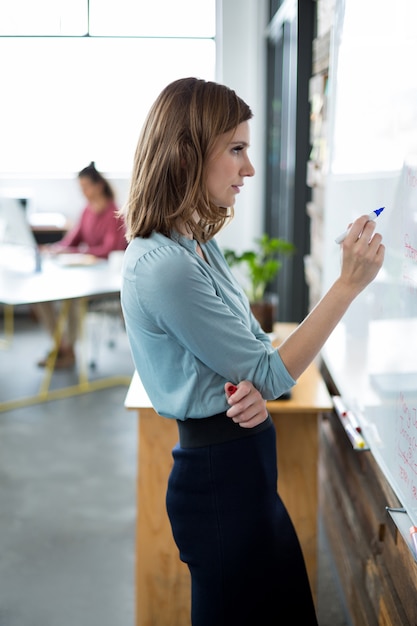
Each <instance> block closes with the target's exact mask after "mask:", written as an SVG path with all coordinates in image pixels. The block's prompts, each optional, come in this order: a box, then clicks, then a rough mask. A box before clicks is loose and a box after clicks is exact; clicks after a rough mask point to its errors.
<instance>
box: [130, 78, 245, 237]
mask: <svg viewBox="0 0 417 626" xmlns="http://www.w3.org/2000/svg"><path fill="white" fill-rule="evenodd" d="M251 117H252V111H251V110H250V108H249V106H248V105H247V104H246V103H245V102H244V101H243V100H242V99H241V98H239V97H238V96H237V95H236V93H235V92H234V91H233V90H232V89H229V88H228V87H226V86H224V85H220V84H218V83H215V82H209V81H204V80H200V79H197V78H183V79H180V80H176V81H174V82H173V83H171V84H169V85H168V86H167V87H165V89H164V90H163V91H162V92H161V93H160V95H159V96H158V98H157V99H156V101H155V103H154V104H153V106H152V107H151V109H150V111H149V113H148V116H147V119H146V121H145V124H144V126H143V128H142V132H141V134H140V137H139V141H138V145H137V148H136V153H135V158H134V164H133V172H132V179H131V183H130V191H129V196H128V200H127V203H126V206H125V207H124V209H123V211H122V212H123V214H124V218H125V221H126V237H127V239H128V241H130V240H131V239H133V238H134V237H149V236H150V234H151V233H152V232H153V231H157V232H160V233H162V234H164V235H166V236H168V237H169V236H170V234H171V231H172V229H173V228H174V227H175V224H176V222H181V223H182V224H184V225H185V226H186V228H187V229H188V230H189V231H190V232H192V233H193V236H194V237H195V238H196V239H197V240H198V241H201V242H204V241H208V240H209V239H210V238H211V237H213V236H214V235H215V234H216V233H217V232H219V230H220V229H221V228H222V227H223V225H224V224H225V222H226V220H227V219H228V218H229V217H230V216H231V215H232V212H233V208H232V207H217V206H215V205H214V204H213V203H212V202H211V201H210V198H209V195H208V192H207V188H206V183H205V163H206V159H207V156H208V155H209V154H210V151H211V149H212V147H213V144H214V142H215V140H216V139H217V137H218V136H219V135H222V134H223V133H227V132H229V131H230V132H234V130H235V129H236V127H237V126H238V125H239V124H241V123H242V122H246V121H248V120H249V119H251ZM196 214H197V216H198V217H197V219H196Z"/></svg>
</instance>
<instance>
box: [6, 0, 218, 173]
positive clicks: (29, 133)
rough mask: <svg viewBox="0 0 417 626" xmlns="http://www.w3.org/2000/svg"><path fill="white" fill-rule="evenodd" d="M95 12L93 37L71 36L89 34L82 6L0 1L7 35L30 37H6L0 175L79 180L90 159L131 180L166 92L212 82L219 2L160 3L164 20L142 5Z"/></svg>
mask: <svg viewBox="0 0 417 626" xmlns="http://www.w3.org/2000/svg"><path fill="white" fill-rule="evenodd" d="M6 4H8V5H9V7H8V8H9V9H10V8H12V9H13V10H10V12H9V11H8V12H7V16H8V19H7V20H5V19H4V18H5V10H4V6H5V5H6ZM149 4H152V7H149ZM33 5H36V7H37V11H34V10H33ZM55 5H57V6H58V8H59V9H60V11H61V12H59V11H57V10H56V9H57V7H55ZM172 5H175V7H176V12H173V11H172V9H171V6H172ZM195 5H197V6H198V11H196V8H195ZM89 6H90V13H89V15H90V17H89V32H90V35H89V36H74V35H75V33H79V34H80V33H81V34H82V32H83V29H84V33H85V32H86V31H85V28H86V25H87V23H88V20H87V19H86V15H88V13H86V7H87V2H86V0H67V1H64V0H62V2H60V3H57V2H56V0H37V1H36V2H35V1H34V0H25V1H24V0H12V1H11V2H10V3H6V2H4V1H3V2H2V4H1V8H0V24H1V27H0V28H1V33H2V34H5V31H6V30H9V33H11V32H13V35H16V33H18V30H19V29H20V31H19V33H18V34H19V35H22V34H23V33H24V34H25V35H28V34H29V31H30V29H31V31H30V32H31V35H32V36H4V37H0V58H2V59H5V60H7V61H4V62H3V63H2V98H1V102H0V144H1V150H0V172H1V173H2V175H5V174H6V175H9V174H12V175H16V174H22V173H25V174H28V173H29V174H35V175H45V174H48V175H55V174H65V173H73V172H74V171H79V170H80V168H81V167H83V166H84V165H85V164H86V163H89V162H90V161H92V160H93V161H95V162H96V164H97V167H98V168H99V169H100V170H102V171H105V172H111V173H112V174H119V175H122V176H123V175H126V174H129V172H130V169H131V166H132V162H133V153H134V149H135V146H136V142H137V138H138V135H139V132H140V128H141V126H142V123H143V120H144V118H145V115H146V113H147V111H148V109H149V107H150V105H151V103H152V102H153V101H154V99H155V97H156V96H157V94H158V93H159V92H160V90H161V89H162V88H163V87H164V86H165V85H166V84H168V83H169V82H171V81H172V80H175V79H177V78H180V77H183V76H197V77H200V78H205V79H208V80H213V79H214V78H215V56H216V54H215V53H216V49H215V39H214V34H215V33H214V25H215V0H206V1H205V2H202V1H200V2H198V3H195V2H194V1H193V0H182V2H175V3H174V2H170V1H169V0H164V1H163V2H162V1H160V2H158V3H157V4H156V6H157V7H158V19H156V16H155V13H154V11H155V9H154V3H149V2H145V1H143V2H138V0H135V2H132V1H131V0H118V2H117V6H116V3H115V2H110V1H109V0H107V1H105V0H90V2H89ZM72 9H74V10H73V12H71V11H72ZM116 9H117V10H116ZM174 13H175V15H174ZM40 16H41V17H42V19H41V17H40ZM57 25H58V26H59V28H60V29H61V32H60V34H61V35H62V34H64V33H65V34H66V36H55V35H56V34H57V30H56V29H57V28H58V26H57ZM6 26H7V28H6ZM18 26H19V28H17V27H18ZM40 33H42V35H45V34H47V35H49V36H39V35H40ZM138 33H140V35H141V36H136V35H137V34H138ZM92 34H94V35H97V36H91V35H92ZM134 34H135V36H133V35H134ZM52 35H54V36H52ZM98 35H100V36H98ZM114 35H116V36H114ZM122 35H123V36H122ZM128 35H129V36H128ZM145 35H146V36H145Z"/></svg>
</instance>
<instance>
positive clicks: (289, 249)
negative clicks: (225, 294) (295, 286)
mask: <svg viewBox="0 0 417 626" xmlns="http://www.w3.org/2000/svg"><path fill="white" fill-rule="evenodd" d="M223 252H224V256H225V258H226V261H227V262H228V264H229V265H230V267H234V266H241V265H243V266H244V268H245V274H246V280H247V287H246V293H247V294H248V298H249V300H250V303H251V309H252V312H253V314H254V315H255V317H256V319H257V320H258V321H259V323H260V325H261V326H262V328H263V330H264V331H265V332H272V328H273V323H274V321H275V320H274V317H275V312H276V306H277V303H276V302H274V301H273V299H272V298H271V297H267V293H266V288H267V286H268V284H269V283H270V282H271V281H272V280H273V279H274V278H275V276H276V275H277V274H278V272H279V271H280V269H281V267H282V261H281V260H280V259H279V256H280V255H283V256H290V255H292V254H294V252H295V246H294V244H292V243H291V242H289V241H286V240H285V239H279V238H275V237H270V236H269V235H267V234H266V233H264V234H263V235H262V236H261V237H259V238H257V239H255V248H254V249H253V250H246V251H245V252H242V254H237V253H236V252H235V251H234V250H231V249H225V250H224V251H223ZM275 299H276V300H277V297H276V298H275Z"/></svg>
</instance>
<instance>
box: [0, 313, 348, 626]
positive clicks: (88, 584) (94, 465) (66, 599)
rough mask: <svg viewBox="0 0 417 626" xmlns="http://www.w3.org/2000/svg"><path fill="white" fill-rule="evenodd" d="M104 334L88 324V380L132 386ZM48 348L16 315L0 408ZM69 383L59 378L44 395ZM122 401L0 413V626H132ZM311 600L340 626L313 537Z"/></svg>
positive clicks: (131, 471)
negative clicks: (314, 588) (315, 576)
mask: <svg viewBox="0 0 417 626" xmlns="http://www.w3.org/2000/svg"><path fill="white" fill-rule="evenodd" d="M101 323H102V322H101V320H99V319H97V318H95V319H90V322H89V326H88V333H87V339H86V343H85V346H86V347H87V352H88V360H89V361H92V360H94V361H95V363H96V367H95V369H94V370H92V371H91V375H92V377H93V378H94V377H102V376H104V375H112V374H115V375H119V374H123V375H124V374H126V375H127V376H130V375H131V374H132V373H133V365H132V362H131V358H130V354H129V349H128V346H127V341H126V337H125V334H124V332H123V328H122V327H120V326H118V327H116V328H112V327H110V326H105V327H100V326H99V324H101ZM109 333H110V334H111V335H112V336H114V337H115V340H116V341H115V345H114V346H112V347H110V346H108V345H107V344H106V342H105V340H104V337H106V336H108V334H109ZM48 345H49V340H48V338H47V336H46V334H45V333H44V331H43V330H42V329H41V328H40V327H39V326H38V325H37V323H36V322H35V321H34V320H33V318H32V317H31V316H30V315H29V316H28V315H24V314H22V313H21V314H19V315H16V322H15V334H14V338H13V341H12V344H11V345H10V346H8V347H7V348H3V349H0V402H5V401H7V400H12V399H15V398H17V397H23V396H30V395H33V394H35V393H37V391H38V389H39V385H40V383H41V379H42V370H40V369H39V368H37V367H36V364H35V363H36V361H37V359H38V358H40V357H42V356H44V354H45V352H46V350H47V348H48ZM75 376H76V370H75V371H74V372H70V373H68V372H59V373H57V374H56V375H55V376H54V378H53V381H52V385H53V387H59V386H63V385H67V384H72V383H74V382H75V378H74V377H75ZM126 391H127V388H126V387H114V388H112V389H106V390H101V391H97V392H94V393H87V394H83V395H79V396H74V397H71V398H67V399H63V400H55V401H51V402H46V403H42V404H34V405H31V406H29V407H26V408H19V409H14V410H11V411H7V412H3V413H0V626H133V625H134V606H135V604H134V603H135V597H134V565H135V545H134V531H135V516H136V502H135V485H136V467H137V458H136V454H137V431H136V415H135V414H134V413H132V412H129V411H127V410H126V409H125V408H124V406H123V403H124V399H125V396H126ZM318 596H319V597H318V614H319V623H320V626H349V620H348V619H347V617H346V616H345V612H344V610H343V605H342V602H341V600H340V590H339V587H338V584H337V575H336V572H335V570H334V567H333V565H332V561H331V556H330V553H329V551H328V549H327V542H326V537H325V536H324V533H323V531H322V529H321V526H320V534H319V594H318ZM213 626H215V625H213ZM259 626H260V625H259Z"/></svg>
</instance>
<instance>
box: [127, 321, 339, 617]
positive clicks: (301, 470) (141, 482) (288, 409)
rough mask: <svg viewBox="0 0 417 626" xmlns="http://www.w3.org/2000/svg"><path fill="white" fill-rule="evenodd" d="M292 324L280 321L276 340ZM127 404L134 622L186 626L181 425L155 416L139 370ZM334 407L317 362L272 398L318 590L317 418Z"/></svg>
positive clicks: (283, 462)
mask: <svg viewBox="0 0 417 626" xmlns="http://www.w3.org/2000/svg"><path fill="white" fill-rule="evenodd" d="M293 328H295V325H294V324H278V325H277V327H276V333H277V336H278V341H280V340H282V339H283V338H284V337H285V336H287V335H288V334H289V332H291V331H292V330H293ZM125 406H126V407H127V408H129V409H135V410H137V413H138V483H137V507H138V512H137V526H136V581H135V584H136V626H188V625H189V624H190V576H189V572H188V568H187V567H186V566H185V565H184V563H182V562H181V561H180V559H179V555H178V549H177V548H176V546H175V544H174V540H173V538H172V533H171V528H170V525H169V521H168V516H167V514H166V509H165V493H166V486H167V480H168V476H169V473H170V471H171V467H172V455H171V450H172V448H173V447H174V445H175V443H176V441H177V439H178V431H177V424H176V422H175V420H170V419H167V418H165V417H161V416H160V415H158V414H157V413H156V412H155V411H154V409H153V408H152V406H151V404H150V401H149V398H148V396H147V394H146V392H145V390H144V388H143V386H142V384H141V381H140V379H139V377H138V376H137V375H136V374H135V376H134V378H133V380H132V383H131V386H130V389H129V392H128V395H127V397H126V401H125ZM331 408H332V402H331V398H330V395H329V393H328V391H327V388H326V385H325V383H324V381H323V379H322V376H321V374H320V371H319V368H318V367H317V365H316V364H314V363H313V364H312V365H311V366H310V367H309V368H308V369H307V370H306V371H305V372H304V374H303V375H302V376H301V377H300V379H299V381H298V383H297V385H296V386H295V387H294V388H293V390H292V394H291V398H290V399H288V400H277V401H274V402H269V403H268V409H269V412H270V414H271V417H272V419H273V421H274V425H275V428H276V433H277V451H278V487H279V492H280V495H281V497H282V500H283V501H284V503H285V504H286V506H287V509H288V512H289V514H290V516H291V518H292V521H293V523H294V526H295V529H296V531H297V533H298V536H299V539H300V543H301V547H302V550H303V553H304V557H305V561H306V566H307V571H308V575H309V579H310V583H311V587H312V590H313V595H314V596H315V594H316V590H317V504H318V484H317V469H318V418H319V415H320V414H321V413H322V412H323V411H329V410H330V409H331Z"/></svg>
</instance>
